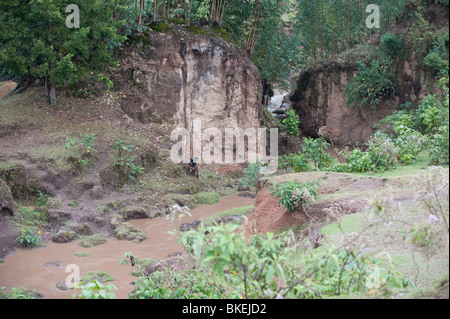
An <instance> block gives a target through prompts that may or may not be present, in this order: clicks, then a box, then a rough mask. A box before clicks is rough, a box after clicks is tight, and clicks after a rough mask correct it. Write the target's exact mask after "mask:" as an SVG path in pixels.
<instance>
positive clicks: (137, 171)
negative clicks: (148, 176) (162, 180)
mask: <svg viewBox="0 0 450 319" xmlns="http://www.w3.org/2000/svg"><path fill="white" fill-rule="evenodd" d="M113 147H114V151H115V153H116V159H115V161H114V165H115V166H116V167H117V168H118V170H119V173H120V175H121V177H122V178H121V180H124V181H125V182H127V181H129V180H134V179H136V178H137V177H138V176H139V175H141V174H143V173H145V169H144V167H142V166H140V165H136V164H135V161H136V156H134V155H132V153H131V152H132V151H133V150H134V149H135V148H136V146H134V145H130V144H128V141H125V140H117V141H115V142H114V146H113Z"/></svg>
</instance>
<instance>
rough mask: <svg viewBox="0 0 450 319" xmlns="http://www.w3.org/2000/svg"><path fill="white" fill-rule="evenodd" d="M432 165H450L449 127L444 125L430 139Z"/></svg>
mask: <svg viewBox="0 0 450 319" xmlns="http://www.w3.org/2000/svg"><path fill="white" fill-rule="evenodd" d="M429 141H430V143H429V145H430V147H429V149H430V163H431V164H434V165H438V164H449V155H450V154H449V125H448V122H447V125H443V126H441V127H440V128H439V130H438V132H437V133H435V134H433V135H432V136H431V138H430V140H429Z"/></svg>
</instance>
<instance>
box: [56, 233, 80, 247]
mask: <svg viewBox="0 0 450 319" xmlns="http://www.w3.org/2000/svg"><path fill="white" fill-rule="evenodd" d="M77 238H78V235H77V233H75V232H74V231H71V230H61V231H59V232H58V233H57V234H56V235H53V237H52V242H54V243H58V244H65V243H69V242H71V241H73V240H75V239H77Z"/></svg>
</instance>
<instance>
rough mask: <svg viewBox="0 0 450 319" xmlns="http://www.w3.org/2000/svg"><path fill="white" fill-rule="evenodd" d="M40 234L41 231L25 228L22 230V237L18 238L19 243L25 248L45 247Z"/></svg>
mask: <svg viewBox="0 0 450 319" xmlns="http://www.w3.org/2000/svg"><path fill="white" fill-rule="evenodd" d="M40 234H41V231H40V230H39V231H36V230H35V229H34V228H33V227H24V228H22V231H21V233H20V236H19V237H17V241H18V242H19V243H21V244H22V245H24V246H25V247H30V246H39V245H43V244H44V243H43V241H42V239H41V236H40Z"/></svg>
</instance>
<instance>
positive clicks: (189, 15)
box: [187, 0, 192, 26]
mask: <svg viewBox="0 0 450 319" xmlns="http://www.w3.org/2000/svg"><path fill="white" fill-rule="evenodd" d="M191 10H192V0H190V1H189V13H188V20H187V25H188V26H190V25H191Z"/></svg>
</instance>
